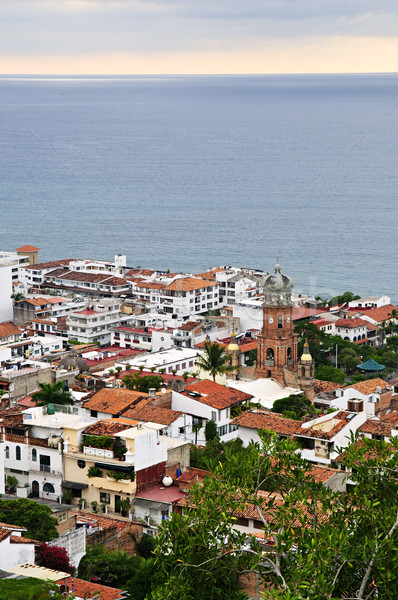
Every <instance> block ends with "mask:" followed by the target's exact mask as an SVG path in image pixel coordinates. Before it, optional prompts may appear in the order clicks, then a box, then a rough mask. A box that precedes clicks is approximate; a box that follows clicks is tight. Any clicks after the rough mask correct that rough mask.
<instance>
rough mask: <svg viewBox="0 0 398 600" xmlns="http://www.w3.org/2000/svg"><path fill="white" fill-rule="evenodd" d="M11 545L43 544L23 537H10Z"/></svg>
mask: <svg viewBox="0 0 398 600" xmlns="http://www.w3.org/2000/svg"><path fill="white" fill-rule="evenodd" d="M10 542H11V544H37V545H40V544H41V543H42V542H38V541H37V540H32V539H31V538H26V537H23V536H22V535H10Z"/></svg>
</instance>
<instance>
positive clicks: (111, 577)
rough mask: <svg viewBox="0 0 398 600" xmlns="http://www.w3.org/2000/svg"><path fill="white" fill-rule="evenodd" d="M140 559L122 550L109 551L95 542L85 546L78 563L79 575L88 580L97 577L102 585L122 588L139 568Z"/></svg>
mask: <svg viewBox="0 0 398 600" xmlns="http://www.w3.org/2000/svg"><path fill="white" fill-rule="evenodd" d="M141 561H142V559H141V558H140V557H139V556H130V555H128V554H127V552H124V551H123V550H117V551H115V552H111V551H110V550H107V549H106V548H105V546H102V545H100V544H97V545H96V546H92V547H89V548H87V552H86V555H85V556H83V558H82V560H81V561H80V564H79V577H81V578H82V579H87V580H88V581H89V580H90V579H92V578H93V577H99V578H100V580H101V584H102V585H108V586H110V587H118V588H123V587H124V586H125V585H126V583H127V581H128V580H129V579H131V578H132V577H133V576H134V575H135V573H136V571H137V570H138V569H139V568H140V565H141Z"/></svg>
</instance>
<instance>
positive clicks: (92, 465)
mask: <svg viewBox="0 0 398 600" xmlns="http://www.w3.org/2000/svg"><path fill="white" fill-rule="evenodd" d="M162 428H163V426H162V425H158V424H156V423H139V422H137V421H135V420H132V419H127V418H117V419H104V420H101V421H97V422H96V423H94V424H92V425H90V426H89V427H86V428H84V429H79V430H76V429H74V430H73V429H72V428H70V429H68V428H66V427H65V429H64V436H65V441H64V473H65V481H64V483H63V485H64V487H66V488H68V489H71V490H72V492H73V494H74V496H75V497H76V498H82V499H83V500H84V501H85V503H86V505H88V504H91V505H92V506H93V507H97V506H98V507H99V506H100V505H103V506H104V510H106V511H107V512H108V511H111V512H116V513H120V512H121V511H122V510H124V501H130V500H131V499H132V498H133V497H134V495H135V493H136V492H138V491H142V490H144V489H146V488H147V487H150V486H151V485H153V484H156V483H159V482H160V481H161V479H162V477H163V476H164V472H165V466H166V462H167V447H166V445H165V444H164V443H163V442H162V437H161V436H160V430H161V429H162ZM93 503H94V504H93Z"/></svg>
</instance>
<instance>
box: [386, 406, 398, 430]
mask: <svg viewBox="0 0 398 600" xmlns="http://www.w3.org/2000/svg"><path fill="white" fill-rule="evenodd" d="M383 421H385V422H386V423H391V424H392V425H394V429H395V428H396V426H397V425H398V410H393V411H392V412H390V414H388V415H387V416H385V417H384V419H383Z"/></svg>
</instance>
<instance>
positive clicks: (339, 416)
mask: <svg viewBox="0 0 398 600" xmlns="http://www.w3.org/2000/svg"><path fill="white" fill-rule="evenodd" d="M350 414H351V413H349V412H344V411H340V412H338V413H331V415H330V418H331V420H332V421H333V427H332V428H331V429H329V430H328V431H324V430H322V429H315V428H314V427H304V425H303V424H302V425H301V428H300V429H299V430H298V431H297V433H295V434H294V435H295V436H297V437H309V438H316V439H320V440H331V439H332V438H334V436H335V435H337V433H338V432H339V431H341V430H342V429H344V427H345V426H346V425H347V424H348V423H349V419H348V418H347V417H348V416H349V415H350Z"/></svg>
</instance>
